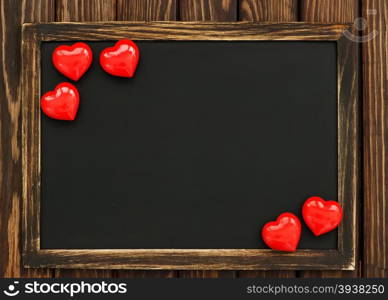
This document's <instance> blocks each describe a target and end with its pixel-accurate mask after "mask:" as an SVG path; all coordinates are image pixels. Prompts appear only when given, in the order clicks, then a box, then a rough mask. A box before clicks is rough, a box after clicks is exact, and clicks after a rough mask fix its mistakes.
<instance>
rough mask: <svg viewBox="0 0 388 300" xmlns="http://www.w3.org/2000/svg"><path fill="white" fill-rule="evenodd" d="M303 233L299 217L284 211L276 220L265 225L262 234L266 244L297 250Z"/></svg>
mask: <svg viewBox="0 0 388 300" xmlns="http://www.w3.org/2000/svg"><path fill="white" fill-rule="evenodd" d="M300 233H301V224H300V221H299V218H298V217H297V216H295V215H294V214H292V213H288V212H286V213H282V214H281V215H280V216H279V217H278V218H277V219H276V221H273V222H268V223H267V224H265V225H264V227H263V229H262V231H261V236H262V238H263V240H264V242H265V244H266V245H267V246H268V247H270V248H271V249H273V250H279V251H287V252H292V251H295V250H296V248H297V246H298V243H299V240H300Z"/></svg>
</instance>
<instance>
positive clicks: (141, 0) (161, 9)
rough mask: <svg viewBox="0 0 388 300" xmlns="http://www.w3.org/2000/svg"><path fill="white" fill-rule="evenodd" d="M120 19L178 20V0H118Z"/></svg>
mask: <svg viewBox="0 0 388 300" xmlns="http://www.w3.org/2000/svg"><path fill="white" fill-rule="evenodd" d="M117 1H118V2H117V20H119V21H173V20H176V17H177V16H176V13H177V0H117Z"/></svg>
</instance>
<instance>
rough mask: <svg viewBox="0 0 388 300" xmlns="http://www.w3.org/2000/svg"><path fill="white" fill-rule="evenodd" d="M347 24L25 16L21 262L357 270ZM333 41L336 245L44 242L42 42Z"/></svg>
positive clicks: (354, 130)
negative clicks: (339, 211) (280, 248)
mask: <svg viewBox="0 0 388 300" xmlns="http://www.w3.org/2000/svg"><path fill="white" fill-rule="evenodd" d="M350 28H351V27H350V26H349V25H346V24H342V25H341V24H340V25H326V24H317V23H312V24H309V23H281V24H279V23H276V24H275V23H251V22H239V23H233V22H229V23H203V22H201V23H196V22H148V23H144V22H142V23H139V22H114V23H113V22H111V23H46V24H24V25H23V35H22V118H23V121H22V124H23V131H22V153H23V214H22V223H23V224H22V235H23V262H24V265H25V266H26V267H32V268H41V267H49V268H93V269H101V268H110V269H165V270H167V269H171V270H174V269H175V270H178V269H180V270H201V269H204V270H206V269H209V270H210V269H212V270H258V269H260V270H275V269H276V270H295V269H298V270H309V269H310V270H329V269H332V270H334V269H337V270H340V269H341V270H354V268H355V264H356V240H357V215H356V213H357V205H358V203H359V194H360V193H359V192H360V191H359V181H360V180H359V179H360V157H359V156H360V151H359V148H360V129H359V115H360V107H359V102H358V74H357V73H358V72H357V55H358V53H357V45H356V43H354V42H352V41H350V40H348V39H347V38H345V37H344V35H343V33H344V32H345V31H346V30H351V29H350ZM121 38H130V39H134V40H227V41H261V40H270V41H333V42H336V44H337V74H338V81H337V82H338V88H337V95H338V102H337V120H338V201H339V202H340V203H341V204H342V206H343V208H344V211H345V214H346V217H345V218H344V220H343V222H342V223H341V225H340V226H339V230H338V249H336V250H298V251H296V252H293V253H279V252H276V251H272V250H267V249H127V250H120V249H83V250H72V249H71V250H70V249H58V250H47V249H41V248H40V116H41V113H40V108H39V101H38V99H39V98H40V95H41V91H40V45H41V42H43V41H75V40H87V41H99V40H117V39H121Z"/></svg>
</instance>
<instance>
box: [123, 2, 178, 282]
mask: <svg viewBox="0 0 388 300" xmlns="http://www.w3.org/2000/svg"><path fill="white" fill-rule="evenodd" d="M177 1H178V0H118V3H117V20H121V21H174V20H176V18H177ZM116 273H117V274H116V275H117V277H119V278H174V277H177V272H176V271H121V270H120V271H116Z"/></svg>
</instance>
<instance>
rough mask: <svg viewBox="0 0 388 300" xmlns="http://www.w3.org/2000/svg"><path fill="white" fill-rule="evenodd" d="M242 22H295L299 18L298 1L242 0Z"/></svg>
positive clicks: (240, 6) (240, 4) (240, 10)
mask: <svg viewBox="0 0 388 300" xmlns="http://www.w3.org/2000/svg"><path fill="white" fill-rule="evenodd" d="M239 12H240V13H239V15H240V20H245V21H247V20H249V21H265V22H294V21H297V17H298V2H297V0H277V1H273V0H241V1H240V2H239Z"/></svg>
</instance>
